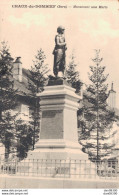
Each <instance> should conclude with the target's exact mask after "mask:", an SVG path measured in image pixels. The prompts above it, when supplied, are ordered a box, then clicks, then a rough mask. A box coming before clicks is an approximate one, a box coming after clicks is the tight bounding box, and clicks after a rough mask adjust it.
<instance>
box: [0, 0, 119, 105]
mask: <svg viewBox="0 0 119 195" xmlns="http://www.w3.org/2000/svg"><path fill="white" fill-rule="evenodd" d="M15 5H17V6H18V5H20V6H21V5H22V6H23V5H26V6H27V8H25V7H22V8H17V7H15ZM29 5H32V6H34V8H30V7H29ZM40 5H55V8H36V6H39V7H40ZM75 5H76V6H88V8H83V7H82V8H78V7H77V8H74V6H75ZM92 6H97V8H91V7H92ZM99 6H103V8H100V9H99ZM59 25H63V26H64V27H65V37H66V42H67V48H68V49H67V53H66V61H67V64H68V62H69V61H70V57H71V55H72V53H73V54H74V56H75V62H76V63H77V70H78V71H79V72H80V78H81V80H82V81H83V82H84V83H88V82H89V79H88V74H87V73H88V72H90V69H89V66H90V65H93V62H92V59H93V58H95V49H97V50H99V49H100V57H101V58H103V61H102V63H101V64H102V65H104V66H106V70H105V74H109V76H108V80H107V82H108V84H109V88H110V86H111V83H112V81H113V82H114V90H115V91H116V105H117V107H118V108H119V101H118V99H119V54H118V53H119V2H118V1H116V0H115V1H114V0H112V1H102V2H101V1H98V0H97V1H88V0H86V1H75V0H72V1H70V0H69V1H66V0H63V1H62V0H60V1H56V0H52V1H49V0H48V1H40V0H39V1H36V0H32V1H29V0H20V1H19V0H13V1H12V0H4V1H0V42H1V41H3V40H4V41H8V45H9V47H10V52H11V55H12V57H13V58H15V57H17V56H21V61H22V66H23V67H24V68H30V67H31V66H32V65H33V60H34V59H35V55H36V54H37V50H39V49H40V48H42V49H43V51H44V52H45V55H46V63H47V64H48V65H49V68H50V69H51V74H52V69H53V55H52V51H53V48H54V45H55V43H54V38H55V35H56V33H57V27H58V26H59Z"/></svg>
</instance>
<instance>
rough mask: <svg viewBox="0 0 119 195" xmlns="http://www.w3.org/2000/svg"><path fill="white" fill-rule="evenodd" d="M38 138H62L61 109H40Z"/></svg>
mask: <svg viewBox="0 0 119 195" xmlns="http://www.w3.org/2000/svg"><path fill="white" fill-rule="evenodd" d="M40 139H63V110H44V111H42V122H41V134H40Z"/></svg>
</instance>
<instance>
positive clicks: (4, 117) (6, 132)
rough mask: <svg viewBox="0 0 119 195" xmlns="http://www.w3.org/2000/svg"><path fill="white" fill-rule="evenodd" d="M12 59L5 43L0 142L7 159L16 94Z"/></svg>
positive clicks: (0, 64) (0, 65)
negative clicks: (3, 146) (12, 110)
mask: <svg viewBox="0 0 119 195" xmlns="http://www.w3.org/2000/svg"><path fill="white" fill-rule="evenodd" d="M12 70H13V58H12V57H11V54H10V52H9V48H8V46H7V43H6V42H2V43H1V49H0V140H1V142H2V143H3V144H4V145H5V150H6V152H5V157H6V158H8V156H9V152H10V147H11V145H12V141H11V140H12V139H13V138H14V131H15V128H14V117H13V116H12V115H11V111H10V110H11V109H13V108H15V106H16V104H17V103H16V98H17V97H16V92H17V90H15V89H14V81H13V71H12Z"/></svg>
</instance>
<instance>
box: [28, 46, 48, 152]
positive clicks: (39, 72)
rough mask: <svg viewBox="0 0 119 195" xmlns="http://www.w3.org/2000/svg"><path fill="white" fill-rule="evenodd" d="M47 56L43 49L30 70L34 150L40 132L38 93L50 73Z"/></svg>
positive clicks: (39, 51)
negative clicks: (46, 62) (46, 60)
mask: <svg viewBox="0 0 119 195" xmlns="http://www.w3.org/2000/svg"><path fill="white" fill-rule="evenodd" d="M45 59H46V56H45V54H44V52H43V50H42V49H40V50H38V52H37V55H36V56H35V60H34V61H33V66H32V67H31V69H30V80H29V90H30V91H31V96H32V98H33V104H32V107H31V109H32V114H31V121H30V124H31V126H32V131H33V149H34V145H35V143H36V141H37V140H38V135H39V131H40V104H39V98H38V97H37V93H40V92H42V91H43V87H44V85H45V84H46V82H47V74H48V72H49V69H48V65H47V64H45Z"/></svg>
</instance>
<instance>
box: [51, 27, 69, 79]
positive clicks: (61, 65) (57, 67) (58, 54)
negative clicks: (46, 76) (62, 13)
mask: <svg viewBox="0 0 119 195" xmlns="http://www.w3.org/2000/svg"><path fill="white" fill-rule="evenodd" d="M64 31H65V28H64V27H62V26H59V27H58V28H57V33H58V34H57V35H56V36H55V48H54V50H53V55H54V67H53V72H54V75H55V77H64V72H65V58H66V54H65V53H66V52H65V51H66V49H67V47H66V42H65V35H64ZM59 72H60V73H61V74H59ZM59 75H60V76H59Z"/></svg>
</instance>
